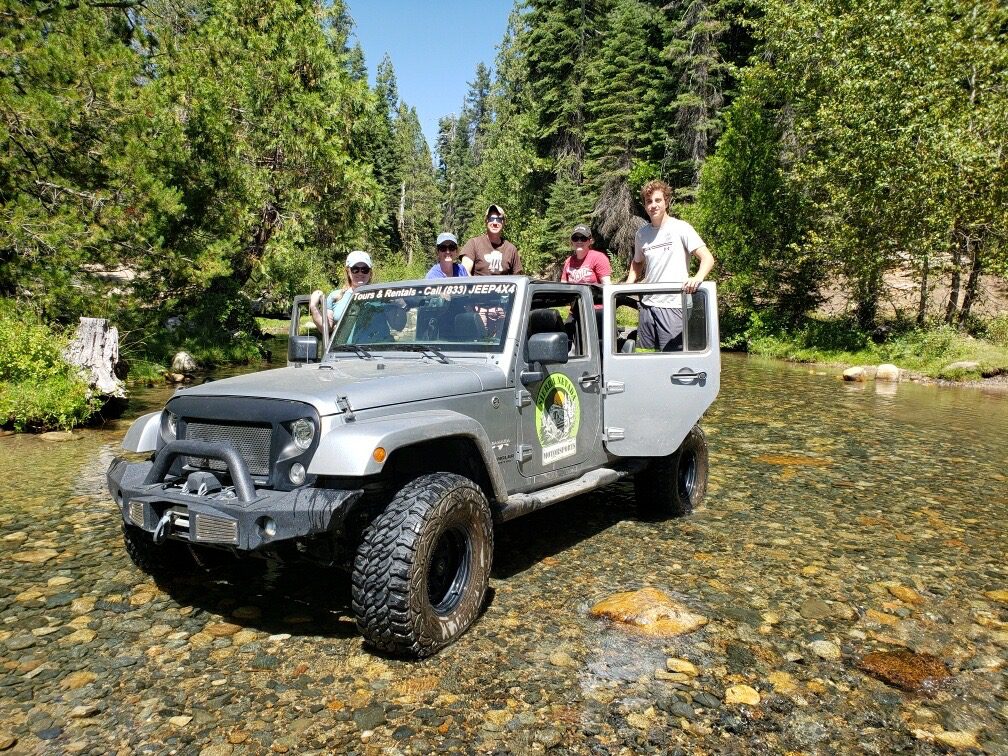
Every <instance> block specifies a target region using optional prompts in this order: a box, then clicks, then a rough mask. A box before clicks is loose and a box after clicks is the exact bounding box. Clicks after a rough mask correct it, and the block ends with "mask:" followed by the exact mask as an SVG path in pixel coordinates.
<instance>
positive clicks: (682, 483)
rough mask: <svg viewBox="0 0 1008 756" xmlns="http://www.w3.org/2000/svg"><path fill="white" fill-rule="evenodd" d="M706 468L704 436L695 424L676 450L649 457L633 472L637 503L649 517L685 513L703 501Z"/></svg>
mask: <svg viewBox="0 0 1008 756" xmlns="http://www.w3.org/2000/svg"><path fill="white" fill-rule="evenodd" d="M707 472H708V459H707V438H706V436H705V435H704V432H703V431H702V430H701V429H700V426H699V425H694V426H693V427H692V428H691V429H690V432H689V434H688V435H687V436H686V438H685V439H684V440H683V442H682V443H681V444H680V445H679V448H678V449H676V450H675V452H673V453H672V454H670V455H668V456H667V457H659V458H657V459H654V460H652V461H651V462H650V464H648V466H647V467H646V468H645V469H644V470H642V471H641V472H639V473H637V474H636V475H634V493H635V494H636V496H637V506H638V507H640V510H641V512H643V513H644V514H645V515H648V516H651V517H681V516H683V515H687V514H689V513H690V512H692V511H693V509H694V508H695V507H698V506H700V504H702V503H703V500H704V497H705V496H706V494H707Z"/></svg>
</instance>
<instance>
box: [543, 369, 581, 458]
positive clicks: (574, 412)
mask: <svg viewBox="0 0 1008 756" xmlns="http://www.w3.org/2000/svg"><path fill="white" fill-rule="evenodd" d="M535 405H536V413H535V419H536V435H538V436H539V445H540V446H542V463H543V466H544V467H545V466H546V465H549V464H552V463H553V462H556V461H557V460H560V459H564V458H565V457H573V456H574V455H575V454H577V432H578V426H579V425H580V424H581V404H580V402H579V401H578V394H577V389H576V388H574V384H573V383H572V382H571V380H570V378H568V377H567V376H566V375H563V374H561V373H554V374H553V375H551V376H549V377H547V378H546V380H544V381H543V382H542V386H540V388H539V393H538V394H536V402H535Z"/></svg>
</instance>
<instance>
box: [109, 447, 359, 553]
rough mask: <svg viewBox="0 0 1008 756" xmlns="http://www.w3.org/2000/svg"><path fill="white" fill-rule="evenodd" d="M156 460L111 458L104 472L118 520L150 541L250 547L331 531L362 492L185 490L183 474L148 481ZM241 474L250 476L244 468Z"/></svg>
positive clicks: (337, 490) (258, 547) (259, 547)
mask: <svg viewBox="0 0 1008 756" xmlns="http://www.w3.org/2000/svg"><path fill="white" fill-rule="evenodd" d="M156 464H157V463H156V462H154V463H152V462H139V463H135V462H129V461H128V460H126V459H124V458H123V457H116V458H115V459H114V460H113V462H112V464H111V465H110V466H109V469H108V472H107V473H106V479H107V482H108V488H109V492H110V493H111V494H112V498H113V499H114V500H115V502H116V504H118V506H119V509H120V511H121V513H122V517H123V519H124V520H125V521H126V523H127V524H129V525H133V526H135V527H138V528H141V529H142V530H145V531H146V532H148V533H151V534H152V536H155V540H160V539H162V538H171V539H175V540H180V541H189V542H190V543H194V544H206V545H215V546H227V547H231V548H234V549H236V550H238V551H255V550H258V549H263V548H265V547H268V546H271V545H275V544H277V543H280V542H283V541H290V540H293V539H299V538H306V537H309V536H314V535H319V534H322V533H328V532H331V531H334V530H337V529H338V528H340V526H341V525H342V523H343V522H344V520H345V518H346V515H347V513H348V512H349V511H350V509H351V507H352V505H353V504H354V502H356V501H357V500H358V499H359V498H360V497H361V496H362V495H363V493H364V491H363V489H360V488H357V489H329V488H313V487H304V488H299V489H296V490H294V491H273V490H269V489H257V488H255V487H254V486H251V485H250V486H248V487H244V488H243V487H242V486H236V487H235V488H230V487H228V488H224V489H222V490H219V491H215V492H212V493H204V494H198V493H190V492H188V491H187V490H186V489H185V487H184V486H183V484H184V483H185V480H184V479H183V480H170V481H169V482H165V481H164V480H151V477H152V476H151V473H152V471H153V472H154V473H155V475H154V476H153V477H155V478H162V475H158V474H157V471H156V470H154V467H155V465H156ZM234 472H236V473H237V472H238V471H234ZM233 477H237V478H242V477H243V476H241V475H240V473H239V474H238V475H237V476H233ZM244 479H245V480H246V481H248V480H250V479H249V478H248V477H247V473H246V477H244ZM236 489H239V490H237V491H236ZM159 526H160V527H159Z"/></svg>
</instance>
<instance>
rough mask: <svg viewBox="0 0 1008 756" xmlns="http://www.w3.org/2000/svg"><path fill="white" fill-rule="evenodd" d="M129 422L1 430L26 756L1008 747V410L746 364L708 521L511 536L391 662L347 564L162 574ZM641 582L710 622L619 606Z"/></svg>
mask: <svg viewBox="0 0 1008 756" xmlns="http://www.w3.org/2000/svg"><path fill="white" fill-rule="evenodd" d="M157 401H160V399H157V400H156V401H155V402H154V403H157ZM126 425H127V424H126V423H120V424H118V425H117V426H116V427H114V428H110V429H106V430H104V431H80V432H76V433H75V434H74V435H75V440H73V441H68V442H64V443H54V442H47V441H44V440H41V439H39V438H35V437H28V436H17V437H7V438H0V455H2V457H3V459H4V469H5V471H6V474H5V476H4V478H3V480H2V481H0V559H2V564H3V570H2V573H0V752H4V753H33V754H34V753H88V754H108V753H122V754H135V753H158V754H160V753H182V754H207V755H209V754H232V753H233V754H259V753H299V754H300V753H309V752H318V753H329V752H347V753H431V752H434V751H441V752H480V753H483V752H501V753H505V752H510V753H539V752H546V751H552V752H559V753H599V754H607V753H641V752H653V753H663V754H664V753H724V754H728V753H732V754H734V753H779V752H786V751H791V752H802V753H824V754H826V753H837V752H846V753H878V754H886V753H895V752H904V753H924V754H928V753H941V752H946V751H950V750H952V751H961V752H978V753H979V752H986V753H995V754H1006V753H1008V686H1006V678H1008V671H1006V656H1008V567H1006V565H1005V551H1006V549H1005V545H1006V543H1008V538H1006V535H1008V469H1006V468H1008V465H1006V463H1005V460H1006V459H1008V434H1006V433H1005V429H1006V428H1008V398H1006V397H1005V396H1004V395H1003V394H1001V395H987V394H984V393H982V392H979V391H975V390H961V389H944V388H940V387H934V386H910V385H903V384H900V385H899V386H898V387H896V386H892V387H888V386H887V387H882V386H879V387H878V390H877V389H876V387H875V386H874V385H873V384H871V383H869V384H858V385H856V386H850V385H845V384H842V383H841V382H840V381H839V379H838V377H837V376H834V375H816V374H814V373H809V372H808V371H807V370H806V369H798V368H794V367H790V366H781V365H777V364H774V363H760V362H756V361H751V360H745V359H741V358H735V357H728V358H726V360H725V374H724V377H723V388H722V394H721V397H720V398H719V400H718V402H717V403H716V404H715V405H714V407H713V408H712V410H711V412H710V413H709V414H708V417H707V418H706V420H705V423H704V426H705V428H706V431H707V434H708V441H709V444H710V449H711V455H710V458H711V476H710V489H709V493H708V498H707V503H706V505H705V506H704V507H703V508H702V509H701V510H699V511H697V512H696V513H694V514H693V515H692V516H690V517H688V518H685V519H681V520H670V521H667V522H647V521H642V520H640V519H638V518H637V516H636V512H635V508H634V504H633V489H632V486H629V485H621V486H617V487H612V488H610V489H607V490H605V491H603V492H600V493H598V494H596V495H593V496H588V497H582V498H580V499H577V500H574V501H570V502H566V503H564V504H560V505H557V506H556V507H554V508H552V509H549V510H546V511H544V512H540V513H536V514H534V515H531V516H528V517H525V518H522V519H520V520H517V521H514V522H512V523H508V524H507V525H505V526H501V527H499V528H498V529H497V533H496V537H497V551H496V558H495V566H494V571H493V577H492V580H491V589H492V595H491V597H490V600H489V601H488V604H487V607H486V609H485V612H484V613H483V615H482V617H481V618H480V619H479V620H478V621H477V623H476V624H475V625H474V627H473V628H472V629H471V630H470V631H469V632H468V633H467V634H466V635H465V636H464V637H463V638H462V639H461V640H460V641H459V642H458V643H456V644H454V645H453V646H451V647H449V648H448V649H446V650H444V651H442V652H441V653H440V654H438V655H437V656H435V657H434V658H432V659H427V660H424V661H422V662H404V661H400V660H397V659H393V658H388V657H383V656H381V655H376V654H373V653H370V652H369V651H368V650H367V648H365V647H364V646H363V645H362V643H361V640H360V638H359V636H358V635H357V633H356V629H355V627H354V624H353V621H352V618H351V617H350V615H349V610H348V607H347V600H346V590H345V585H344V582H343V579H342V578H341V577H340V576H339V574H338V573H330V572H325V571H317V570H305V569H284V570H277V569H270V570H268V571H267V572H266V573H265V574H262V572H261V571H257V570H255V569H247V570H240V571H232V572H230V573H227V574H223V575H219V576H218V577H217V578H215V579H207V578H202V577H201V578H199V579H185V580H180V581H177V582H172V583H165V584H163V585H157V584H155V583H154V582H153V581H152V580H150V579H149V578H147V577H145V576H144V575H142V574H141V573H139V572H138V571H137V570H136V569H135V568H134V567H133V566H132V564H131V563H130V562H129V560H128V557H127V556H126V553H125V551H124V550H123V548H122V546H121V541H120V536H119V524H118V515H117V512H116V510H115V508H114V506H113V505H112V503H111V501H110V500H109V499H108V497H107V495H106V492H105V489H104V479H103V476H104V471H105V468H106V467H107V466H108V463H109V461H110V460H111V458H112V456H113V455H114V454H115V453H117V445H118V440H119V439H120V438H121V436H122V434H123V433H124V432H125V428H126ZM640 589H656V590H655V591H648V592H647V593H645V594H644V596H645V598H648V597H650V600H656V599H655V595H656V594H658V595H660V596H663V597H664V598H665V599H667V600H669V601H671V602H673V603H675V604H677V605H679V606H680V607H682V608H684V609H688V610H689V612H691V613H693V614H695V615H698V616H700V617H702V618H704V619H705V620H706V622H705V623H699V624H698V626H697V627H696V628H695V629H692V630H691V631H690V632H685V633H683V634H680V635H676V636H649V635H646V634H643V633H641V632H633V631H628V630H626V629H624V628H623V627H621V626H620V625H619V624H617V623H614V622H613V621H611V620H609V619H605V618H597V617H595V616H594V615H593V612H592V609H593V607H596V605H597V604H599V603H600V602H602V601H603V600H606V599H610V598H611V597H612V596H613V595H614V594H618V593H622V592H630V591H638V590H640Z"/></svg>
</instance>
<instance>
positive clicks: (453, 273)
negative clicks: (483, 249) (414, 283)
mask: <svg viewBox="0 0 1008 756" xmlns="http://www.w3.org/2000/svg"><path fill="white" fill-rule="evenodd" d="M457 253H458V239H456V238H455V234H450V233H448V232H447V231H445V232H444V233H443V234H441V235H440V236H438V238H437V249H436V250H435V252H434V255H435V257H436V258H437V262H436V263H434V267H432V268H431V269H430V270H428V271H427V278H457V277H459V276H468V275H469V271H468V270H466V269H465V267H464V266H463V265H462V264H461V263H459V262H456V260H455V255H456V254H457Z"/></svg>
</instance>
